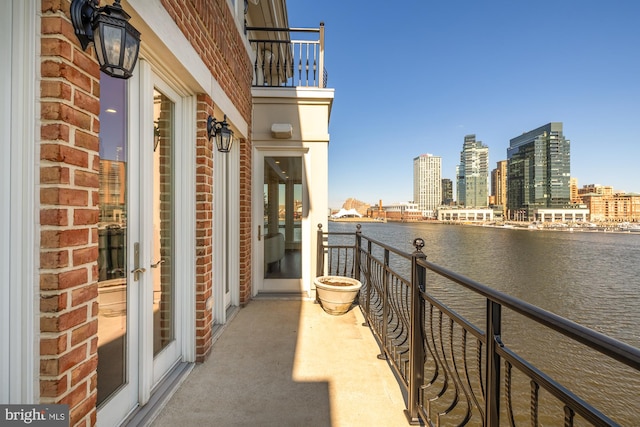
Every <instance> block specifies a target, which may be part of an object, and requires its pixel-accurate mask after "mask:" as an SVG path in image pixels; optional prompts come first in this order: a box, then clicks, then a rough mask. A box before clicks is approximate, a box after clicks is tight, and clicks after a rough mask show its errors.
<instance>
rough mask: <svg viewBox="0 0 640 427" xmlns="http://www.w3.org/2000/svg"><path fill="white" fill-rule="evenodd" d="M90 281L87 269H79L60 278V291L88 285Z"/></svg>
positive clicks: (62, 274)
mask: <svg viewBox="0 0 640 427" xmlns="http://www.w3.org/2000/svg"><path fill="white" fill-rule="evenodd" d="M87 281H88V277H87V269H86V268H79V269H76V270H71V271H65V272H62V273H60V274H59V276H58V287H59V289H67V288H72V287H75V286H79V285H83V284H86V283H87Z"/></svg>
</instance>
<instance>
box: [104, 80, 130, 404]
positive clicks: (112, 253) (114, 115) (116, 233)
mask: <svg viewBox="0 0 640 427" xmlns="http://www.w3.org/2000/svg"><path fill="white" fill-rule="evenodd" d="M100 92H101V97H100V116H99V118H100V170H99V182H100V188H99V190H98V194H99V207H100V210H99V217H98V307H99V310H98V405H99V404H101V403H102V402H104V401H105V400H106V399H107V398H108V397H109V396H110V395H111V394H113V393H114V392H115V391H116V390H117V389H118V388H120V387H121V386H122V385H123V384H125V383H126V368H127V367H126V351H127V348H126V337H127V309H128V307H127V256H126V253H127V185H126V183H127V134H126V127H127V112H126V80H122V79H116V78H113V77H109V76H107V75H106V74H104V73H101V75H100Z"/></svg>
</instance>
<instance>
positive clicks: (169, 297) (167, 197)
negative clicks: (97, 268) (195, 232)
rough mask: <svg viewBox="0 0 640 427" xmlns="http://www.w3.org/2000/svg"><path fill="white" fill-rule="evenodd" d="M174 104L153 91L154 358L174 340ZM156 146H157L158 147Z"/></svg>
mask: <svg viewBox="0 0 640 427" xmlns="http://www.w3.org/2000/svg"><path fill="white" fill-rule="evenodd" d="M173 109H174V105H173V102H171V100H170V99H169V98H167V97H166V96H165V95H163V94H162V93H160V92H158V91H157V90H156V91H154V117H153V121H154V123H155V126H156V129H155V131H154V135H156V136H155V140H154V141H153V143H152V142H150V143H149V144H150V146H151V145H153V146H154V152H153V260H152V264H151V270H152V272H153V320H154V322H153V355H154V356H155V355H156V354H158V353H159V352H160V351H162V349H163V348H165V347H166V346H167V344H169V343H170V342H171V341H172V340H173V339H174V315H173V312H174V294H175V293H174V288H173V283H174V282H173V262H172V254H173V236H174V233H173V182H174V179H173V145H174V144H173V123H174V122H173V120H174V117H173ZM156 143H157V145H156Z"/></svg>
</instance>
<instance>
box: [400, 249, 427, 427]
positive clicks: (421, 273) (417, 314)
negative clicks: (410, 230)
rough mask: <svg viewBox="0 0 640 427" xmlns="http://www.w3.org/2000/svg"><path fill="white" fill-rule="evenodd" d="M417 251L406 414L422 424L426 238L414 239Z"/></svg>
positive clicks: (413, 262)
mask: <svg viewBox="0 0 640 427" xmlns="http://www.w3.org/2000/svg"><path fill="white" fill-rule="evenodd" d="M413 246H414V247H415V248H416V250H415V252H413V253H412V254H411V307H410V309H411V311H410V320H409V334H410V335H409V338H410V339H409V375H408V377H407V378H408V381H409V384H408V390H409V401H408V404H407V410H406V411H405V414H406V416H407V419H408V420H409V423H411V424H420V417H419V415H418V405H419V399H420V389H421V387H422V383H423V378H422V377H423V375H424V337H423V316H422V314H423V313H424V303H423V299H422V295H421V292H422V291H424V290H425V278H426V270H425V268H424V267H423V266H421V265H419V264H418V260H424V259H426V258H427V256H426V255H425V254H424V253H423V252H422V248H424V240H423V239H421V238H416V239H414V240H413Z"/></svg>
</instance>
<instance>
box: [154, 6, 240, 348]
mask: <svg viewBox="0 0 640 427" xmlns="http://www.w3.org/2000/svg"><path fill="white" fill-rule="evenodd" d="M162 4H163V5H164V6H165V8H166V9H167V11H168V13H169V14H170V15H171V17H172V18H173V19H174V21H175V22H176V24H177V25H178V27H179V28H180V29H181V31H182V32H183V33H184V34H185V36H186V37H187V39H188V40H189V41H190V42H191V45H192V46H193V47H194V49H195V50H196V51H197V52H198V54H199V55H200V57H201V58H202V59H203V61H204V62H205V64H206V65H207V67H208V68H209V71H210V72H211V74H212V75H213V77H214V78H215V79H216V81H218V82H219V83H220V85H221V86H222V89H223V90H224V91H225V93H226V95H227V96H228V97H229V98H230V99H231V101H232V102H233V103H234V105H235V107H236V108H237V109H238V110H239V111H240V113H241V114H242V116H243V118H244V119H245V120H246V121H247V123H248V124H249V128H251V111H252V98H251V82H252V79H253V68H252V64H251V60H250V58H249V56H248V54H247V51H246V49H245V47H244V42H243V40H242V36H241V35H240V34H239V33H238V31H237V29H236V24H235V21H234V17H233V15H232V12H231V10H229V7H228V3H227V1H226V0H162ZM199 101H200V99H199ZM203 102H205V104H206V103H207V102H206V101H203ZM213 103H215V100H213ZM202 111H204V110H201V109H200V108H199V109H198V115H199V121H198V131H199V132H203V131H204V132H205V134H206V117H205V119H204V121H203V120H202V119H201V118H200V117H201V116H202V114H203V113H202ZM207 115H208V114H207ZM203 117H204V116H203ZM251 153H252V145H251V141H250V140H249V139H242V140H241V141H240V304H242V305H244V304H246V303H247V302H249V300H250V299H251V259H252V258H251V236H252V233H251V169H252V154H251ZM214 215H215V212H214ZM198 267H200V264H198ZM203 296H204V294H203ZM201 303H203V301H200V300H198V301H196V304H201ZM198 321H200V320H198ZM198 339H200V336H198ZM198 354H201V353H198Z"/></svg>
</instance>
